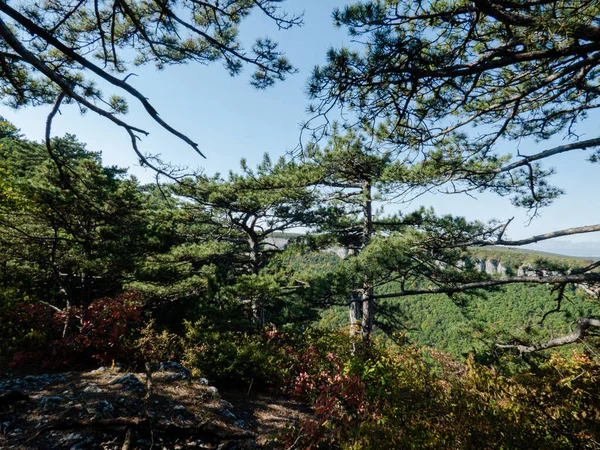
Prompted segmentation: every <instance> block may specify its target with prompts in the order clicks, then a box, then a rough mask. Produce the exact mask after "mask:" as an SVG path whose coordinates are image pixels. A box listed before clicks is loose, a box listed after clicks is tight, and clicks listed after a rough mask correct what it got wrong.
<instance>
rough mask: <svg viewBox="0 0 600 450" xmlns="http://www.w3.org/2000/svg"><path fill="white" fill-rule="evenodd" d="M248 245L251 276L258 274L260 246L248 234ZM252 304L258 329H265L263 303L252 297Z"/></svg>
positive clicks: (256, 240)
mask: <svg viewBox="0 0 600 450" xmlns="http://www.w3.org/2000/svg"><path fill="white" fill-rule="evenodd" d="M248 244H249V245H250V265H251V269H250V270H251V271H252V275H258V273H259V272H260V246H259V243H258V238H257V236H256V235H255V234H250V236H249V237H248ZM251 302H252V314H253V315H254V319H255V320H256V321H257V322H258V325H259V327H260V328H264V327H265V307H264V305H263V302H262V300H261V299H259V298H255V297H253V298H252V299H251Z"/></svg>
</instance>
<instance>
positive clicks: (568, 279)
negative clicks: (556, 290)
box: [373, 272, 600, 299]
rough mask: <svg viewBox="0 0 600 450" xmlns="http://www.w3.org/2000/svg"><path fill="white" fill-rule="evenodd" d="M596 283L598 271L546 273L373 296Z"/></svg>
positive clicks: (451, 292)
mask: <svg viewBox="0 0 600 450" xmlns="http://www.w3.org/2000/svg"><path fill="white" fill-rule="evenodd" d="M590 282H594V283H598V282H600V273H596V272H592V273H572V274H568V275H547V276H520V277H502V278H494V279H490V280H483V281H476V282H473V283H465V284H460V285H457V286H446V287H439V288H432V289H407V290H402V291H400V292H394V293H390V294H375V295H373V298H375V299H382V298H396V297H407V296H409V295H419V294H455V293H458V292H466V291H471V290H474V289H485V288H491V287H494V286H502V285H507V284H515V283H533V284H555V283H575V284H579V283H590Z"/></svg>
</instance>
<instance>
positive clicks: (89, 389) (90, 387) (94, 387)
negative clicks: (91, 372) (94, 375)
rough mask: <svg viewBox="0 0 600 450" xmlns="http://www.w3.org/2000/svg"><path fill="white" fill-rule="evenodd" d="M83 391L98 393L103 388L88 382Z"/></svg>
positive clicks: (102, 390)
mask: <svg viewBox="0 0 600 450" xmlns="http://www.w3.org/2000/svg"><path fill="white" fill-rule="evenodd" d="M83 392H88V393H92V394H98V393H100V392H104V389H102V388H101V387H100V386H98V385H97V384H95V383H90V384H88V385H87V387H86V388H85V389H84V390H83Z"/></svg>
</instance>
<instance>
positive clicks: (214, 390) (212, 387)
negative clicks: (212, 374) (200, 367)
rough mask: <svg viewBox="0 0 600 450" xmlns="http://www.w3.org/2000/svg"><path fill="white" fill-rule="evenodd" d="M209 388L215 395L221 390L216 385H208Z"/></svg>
mask: <svg viewBox="0 0 600 450" xmlns="http://www.w3.org/2000/svg"><path fill="white" fill-rule="evenodd" d="M208 390H209V391H210V392H212V394H213V395H217V394H218V393H219V390H218V389H217V388H216V387H214V386H208Z"/></svg>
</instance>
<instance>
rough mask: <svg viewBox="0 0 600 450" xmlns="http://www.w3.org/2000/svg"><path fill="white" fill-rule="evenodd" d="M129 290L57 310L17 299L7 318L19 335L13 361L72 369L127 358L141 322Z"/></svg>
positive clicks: (137, 304) (137, 302)
mask: <svg viewBox="0 0 600 450" xmlns="http://www.w3.org/2000/svg"><path fill="white" fill-rule="evenodd" d="M141 305H142V302H141V299H140V297H139V296H138V295H136V294H134V293H125V294H121V295H119V296H117V297H115V298H102V299H99V300H96V301H94V302H92V303H91V304H90V305H89V306H88V307H87V308H71V309H70V310H69V311H57V310H56V309H54V308H52V307H51V306H49V305H47V304H43V303H33V304H21V305H19V306H18V307H17V309H16V311H15V312H14V317H13V320H12V322H13V323H14V324H15V332H16V333H17V336H20V338H19V340H18V341H17V342H16V343H15V347H14V351H13V358H12V362H11V364H10V365H11V366H12V367H24V366H25V367H27V366H31V367H41V368H43V369H65V368H69V369H73V368H83V367H90V366H93V365H98V364H99V363H100V364H109V363H110V362H112V361H115V360H123V361H125V360H127V361H128V360H129V359H130V358H131V355H132V354H133V350H134V347H133V342H134V338H135V333H136V332H137V331H138V329H139V327H140V324H141V322H142V315H141Z"/></svg>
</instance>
